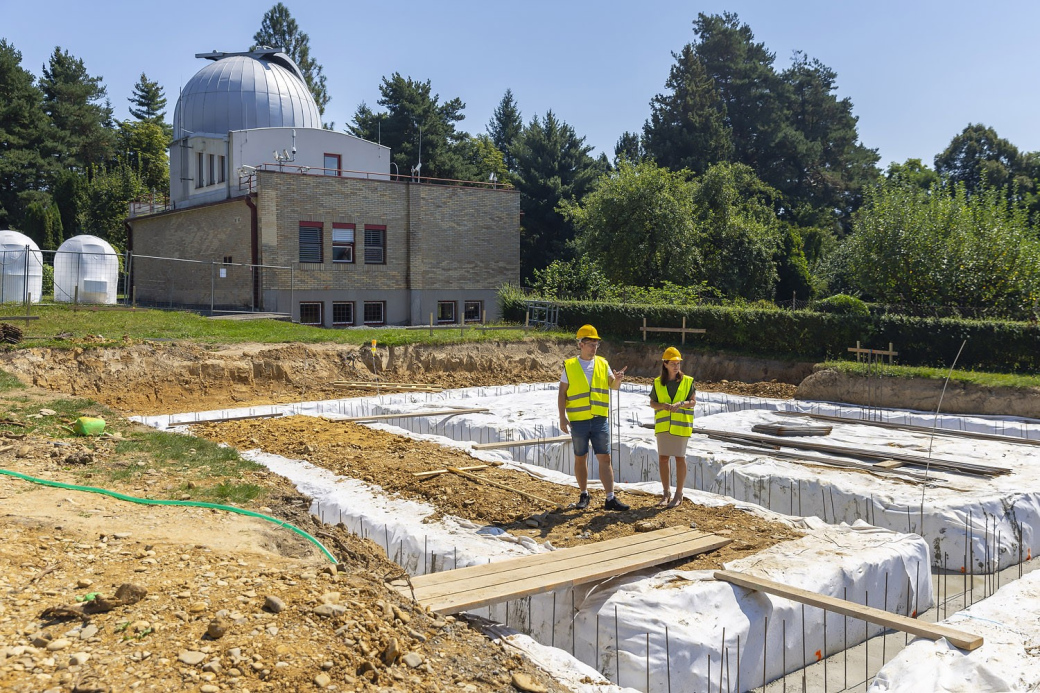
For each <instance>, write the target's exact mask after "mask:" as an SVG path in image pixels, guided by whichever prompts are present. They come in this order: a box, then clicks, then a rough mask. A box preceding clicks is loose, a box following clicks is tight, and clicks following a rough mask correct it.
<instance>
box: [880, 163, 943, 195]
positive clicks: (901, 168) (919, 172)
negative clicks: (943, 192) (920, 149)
mask: <svg viewBox="0 0 1040 693" xmlns="http://www.w3.org/2000/svg"><path fill="white" fill-rule="evenodd" d="M885 178H888V179H889V180H891V179H893V178H901V179H902V180H904V181H906V182H908V183H913V184H914V185H916V186H917V187H919V188H921V189H922V190H929V189H930V188H932V187H933V186H935V185H938V184H939V174H938V173H936V172H935V171H934V170H933V169H930V168H928V165H927V164H925V163H923V162H922V161H921V160H920V159H907V160H906V161H904V162H903V163H901V164H900V163H898V162H896V161H893V162H892V163H890V164H889V165H888V168H887V169H886V170H885Z"/></svg>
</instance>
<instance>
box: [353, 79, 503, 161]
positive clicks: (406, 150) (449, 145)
mask: <svg viewBox="0 0 1040 693" xmlns="http://www.w3.org/2000/svg"><path fill="white" fill-rule="evenodd" d="M379 93H380V98H379V105H380V106H382V107H383V108H385V109H386V110H385V111H383V112H381V113H375V112H373V111H372V109H370V108H369V107H368V106H367V105H366V104H364V103H362V104H361V105H360V106H358V108H357V110H356V111H355V113H354V122H353V124H352V125H351V126H350V127H349V128H348V131H349V132H350V133H351V134H353V135H355V136H357V137H361V138H363V139H366V140H370V141H373V142H375V141H377V140H378V141H381V142H382V143H383V144H384V145H386V146H388V147H390V151H391V152H392V154H391V156H392V161H393V162H394V163H395V164H397V166H398V169H399V171H400V172H401V174H402V175H406V174H407V173H408V172H410V171H412V170H413V169H415V168H417V167H419V164H420V163H421V164H422V166H421V167H420V168H419V171H418V175H420V176H422V177H431V178H450V179H460V178H464V177H465V176H466V173H467V168H466V164H465V161H464V158H463V152H462V151H460V148H459V145H460V143H461V142H462V141H463V140H464V139H465V138H466V134H465V133H463V132H459V131H458V130H456V129H455V127H456V124H457V123H460V122H462V120H464V119H465V116H464V115H463V114H462V111H463V110H464V109H465V108H466V104H464V103H463V102H462V100H461V99H458V98H454V99H451V100H449V101H445V102H444V103H441V101H440V95H439V94H433V93H432V88H431V86H430V80H426V81H425V82H417V81H414V80H412V79H411V78H410V77H409V78H407V79H406V78H404V77H402V76H401V74H400V73H398V72H395V73H394V74H393V75H391V76H390V77H389V78H387V77H384V78H383V83H382V84H380V85H379ZM485 175H486V174H485Z"/></svg>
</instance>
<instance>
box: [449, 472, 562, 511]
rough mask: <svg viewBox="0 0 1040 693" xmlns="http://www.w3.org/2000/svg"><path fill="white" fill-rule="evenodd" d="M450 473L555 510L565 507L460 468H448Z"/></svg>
mask: <svg viewBox="0 0 1040 693" xmlns="http://www.w3.org/2000/svg"><path fill="white" fill-rule="evenodd" d="M448 471H449V472H452V473H453V474H458V475H459V476H462V477H465V478H467V479H469V480H470V481H476V482H477V483H479V484H487V485H488V486H494V487H495V488H497V489H501V490H503V491H509V492H510V493H515V494H517V495H518V496H522V497H523V498H528V499H530V500H533V501H535V502H536V503H545V504H546V505H551V506H553V507H554V508H562V507H563V504H562V503H558V502H556V501H554V500H549V499H548V498H542V497H541V496H536V495H534V494H533V493H527V492H526V491H521V490H520V489H517V488H513V487H511V486H506V485H505V484H500V483H498V482H497V481H492V480H491V479H484V478H482V477H479V476H477V475H476V474H470V473H469V472H464V471H462V470H461V469H459V468H458V467H448Z"/></svg>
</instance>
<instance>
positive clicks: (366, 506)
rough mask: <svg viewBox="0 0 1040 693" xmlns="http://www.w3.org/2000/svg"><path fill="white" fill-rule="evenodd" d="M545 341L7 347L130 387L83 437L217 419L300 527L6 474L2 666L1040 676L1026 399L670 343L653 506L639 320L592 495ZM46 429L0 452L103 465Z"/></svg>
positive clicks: (43, 670)
mask: <svg viewBox="0 0 1040 693" xmlns="http://www.w3.org/2000/svg"><path fill="white" fill-rule="evenodd" d="M572 352H573V343H572V342H562V341H560V342H558V341H555V340H549V339H534V338H529V339H525V340H523V341H520V342H510V343H480V344H460V345H452V346H440V347H432V346H430V347H424V346H409V347H396V348H394V347H391V348H379V349H370V348H368V347H367V346H366V347H344V346H342V345H311V346H305V345H286V346H280V347H272V346H269V345H268V346H262V345H246V346H238V347H234V348H211V349H203V348H201V347H196V346H190V345H185V344H162V343H157V342H149V343H138V344H132V343H128V344H126V345H125V346H123V347H122V348H107V347H106V348H99V349H71V350H63V351H53V350H43V349H38V350H37V349H25V350H20V351H12V352H8V353H7V354H5V355H4V356H3V361H4V363H3V364H2V368H3V369H4V370H5V371H7V372H8V373H11V374H12V375H14V376H16V377H17V378H19V379H20V380H21V381H22V382H23V383H26V384H28V385H31V386H32V387H33V389H31V390H30V391H29V392H30V393H32V394H30V395H25V394H24V393H23V394H20V395H19V396H20V397H23V399H24V398H30V399H32V398H40V402H44V400H45V395H43V394H37V393H46V392H51V393H64V394H65V395H67V396H74V397H81V398H89V399H90V400H93V401H96V402H99V403H100V404H101V405H105V406H107V407H111V408H112V409H113V410H115V411H117V412H119V413H120V415H122V416H124V417H125V432H122V433H119V438H117V439H116V440H114V441H112V440H98V441H96V442H95V443H93V448H91V449H90V450H89V453H90V454H91V455H92V456H93V458H94V461H93V464H97V465H99V466H100V465H102V464H104V462H103V460H104V458H105V456H106V454H108V452H109V451H111V452H112V453H113V454H114V453H115V452H118V451H119V450H123V449H126V448H131V449H132V448H133V447H134V446H133V445H132V444H130V443H128V442H124V441H131V442H132V439H133V437H134V436H141V435H148V434H147V433H143V432H145V431H155V430H158V431H169V432H175V433H179V434H184V435H185V438H184V440H186V441H189V442H190V441H195V440H197V441H199V442H198V443H191V445H192V446H193V447H191V448H190V450H191V453H190V454H189V453H187V452H185V455H186V456H187V458H190V457H191V456H192V455H195V454H196V450H197V449H198V450H201V449H202V446H203V444H205V443H216V444H218V445H219V446H221V447H220V448H219V449H222V450H224V449H232V450H234V451H237V453H238V454H240V455H241V456H242V457H243V458H245V460H247V461H249V462H251V463H255V464H256V465H258V466H256V467H255V468H253V469H255V471H251V472H243V479H242V480H243V481H246V480H247V481H248V482H249V483H251V484H256V485H257V486H258V487H263V488H264V489H265V494H264V495H263V496H262V498H263V500H261V501H258V502H257V503H252V504H250V503H245V504H239V505H241V507H243V508H250V509H251V510H253V511H257V512H259V513H261V514H263V515H266V516H273V517H275V518H278V519H279V520H281V521H282V522H283V523H288V524H292V525H293V526H295V527H297V528H299V529H302V530H304V532H305V533H309V535H310V540H307V539H306V538H303V537H301V535H300V534H299V533H294V532H293V531H290V530H289V529H287V528H286V527H284V526H282V527H279V526H276V525H272V524H271V523H269V522H268V523H264V522H262V521H260V520H257V519H254V518H249V517H242V516H240V515H235V514H227V513H224V512H221V511H217V510H211V509H198V508H189V507H161V508H156V507H153V506H144V507H142V506H139V505H133V504H128V503H124V502H121V501H119V500H115V499H111V498H109V497H106V496H94V495H89V494H76V493H75V492H74V491H71V490H67V489H64V488H57V489H55V488H52V487H38V486H31V485H28V484H26V483H24V482H23V481H22V480H18V479H13V478H11V477H9V476H0V497H2V498H3V507H4V509H5V512H4V522H5V525H6V526H7V527H8V530H9V536H14V537H17V538H19V541H17V542H13V543H12V542H8V544H7V546H6V548H5V549H4V550H3V552H2V553H0V560H2V561H3V565H4V568H5V570H4V575H5V577H4V578H2V580H3V583H0V584H4V586H5V587H6V591H8V592H9V593H10V594H11V595H12V596H11V597H10V598H9V599H8V600H5V603H4V604H3V605H2V606H0V654H2V656H0V686H2V687H5V688H10V689H12V690H24V691H30V690H32V691H35V690H54V691H67V690H77V691H87V690H95V691H102V690H106V691H107V690H112V691H115V690H124V689H126V690H130V689H133V690H174V689H177V690H202V691H207V693H209V692H212V691H220V690H232V691H257V690H274V689H275V688H288V689H290V690H303V689H311V688H319V689H325V690H341V691H352V690H373V691H375V690H408V691H419V690H474V691H485V690H487V691H499V690H523V691H550V690H552V691H590V692H591V691H655V692H664V691H668V692H671V691H676V692H679V691H689V692H707V691H719V692H720V693H721V692H722V691H727V692H736V691H750V690H758V691H777V692H779V691H786V690H788V689H790V690H792V691H794V690H808V691H824V692H825V693H826V692H829V691H835V692H840V691H871V692H874V693H877V692H880V691H907V692H909V691H921V690H949V691H954V690H957V691H1006V690H1032V689H1034V688H1036V687H1037V686H1040V666H1038V664H1040V663H1038V662H1037V661H1036V658H1037V657H1038V656H1040V623H1038V619H1037V617H1036V616H1035V611H1036V609H1033V608H1031V605H1032V603H1033V595H1035V594H1037V592H1038V589H1040V588H1038V587H1037V586H1035V585H1036V583H1037V581H1036V580H1035V579H1033V576H1034V574H1033V573H1032V572H1031V571H1032V569H1033V568H1034V567H1035V564H1036V561H1035V560H1034V558H1033V554H1034V553H1035V552H1036V550H1037V548H1038V546H1037V542H1038V538H1037V532H1036V529H1037V528H1038V526H1040V472H1038V471H1036V469H1035V465H1032V464H1031V459H1032V456H1033V455H1034V453H1035V450H1036V447H1037V445H1040V420H1036V419H1032V418H1028V417H1025V416H997V415H993V414H991V413H986V414H980V413H976V412H973V411H971V408H972V405H971V402H973V401H977V397H978V393H968V392H960V393H951V395H950V399H949V400H948V401H947V405H946V406H945V407H943V408H942V410H941V411H938V412H937V411H936V409H937V408H938V406H939V403H938V402H934V403H933V406H932V407H931V408H930V409H928V408H925V407H924V406H922V404H921V403H920V402H919V401H918V400H917V399H914V397H915V395H914V387H913V385H912V384H910V385H908V384H907V383H896V382H884V378H883V373H881V372H879V376H880V377H878V378H877V380H878V382H877V383H871V384H870V385H869V388H874V389H868V390H867V392H868V394H869V397H868V398H867V399H868V400H869V401H866V402H864V401H860V403H858V404H853V403H848V402H841V401H838V400H837V394H838V393H841V392H847V391H849V388H850V385H849V383H848V382H840V380H841V379H840V378H836V376H834V375H833V374H830V375H828V376H827V378H828V379H821V378H820V377H819V376H820V374H816V375H811V371H812V368H811V364H799V363H784V362H773V361H767V360H751V359H747V360H742V359H733V358H727V357H723V356H712V355H709V354H700V355H697V356H695V357H694V356H691V358H690V360H689V362H688V364H687V366H688V368H687V370H688V372H690V373H691V374H692V375H694V376H695V377H696V378H697V380H698V391H697V404H696V409H695V424H694V434H693V436H692V438H691V439H690V443H689V448H688V453H687V462H688V464H689V472H688V475H687V477H686V484H685V489H684V490H683V494H682V495H683V500H682V502H681V503H679V504H678V505H677V507H672V508H668V507H661V505H660V504H659V503H658V501H659V500H660V494H661V481H660V479H659V475H658V459H657V448H656V444H655V437H654V430H653V421H654V418H653V411H652V410H651V408H650V407H649V391H650V388H651V381H652V378H653V376H654V375H656V371H655V369H659V363H660V361H659V357H660V355H659V349H658V348H657V347H643V346H642V345H625V346H622V347H613V348H612V347H611V345H609V344H605V345H604V349H603V352H602V355H604V356H606V357H607V358H608V359H609V360H610V362H611V364H612V365H614V366H615V367H620V366H628V375H629V376H631V377H628V378H626V381H625V383H624V384H623V385H622V386H621V389H620V390H618V391H616V392H613V393H612V396H611V402H610V412H611V414H610V430H611V435H610V447H611V462H612V468H613V475H614V478H615V481H616V484H615V490H616V492H617V493H618V496H619V497H620V498H621V499H623V500H624V502H625V503H628V504H630V505H631V509H630V510H628V511H625V512H609V511H605V510H604V509H603V498H604V496H603V491H602V489H601V487H600V486H599V484H598V474H597V473H596V465H595V464H592V465H590V468H589V469H590V490H591V491H592V503H591V504H590V506H589V507H588V508H587V509H584V510H580V509H577V508H575V507H574V503H575V501H576V500H577V498H578V488H577V483H576V480H575V476H574V472H575V470H574V454H573V448H572V446H571V443H570V437H569V436H568V435H564V434H563V433H562V431H561V430H560V429H559V426H558V415H557V391H558V388H559V378H560V372H561V369H562V363H563V360H564V359H566V358H569V357H570V356H573V355H574V354H573V353H572ZM821 382H823V383H824V384H826V383H830V384H829V387H831V394H830V396H828V392H827V391H826V387H824V385H821ZM799 383H802V384H801V385H800V384H799ZM809 393H811V394H809ZM904 393H905V394H904ZM973 397H975V398H976V399H974V400H973V399H972V398H973ZM1008 397H1009V399H1011V398H1013V397H1012V396H1011V395H1008ZM1014 397H1020V398H1022V399H1023V400H1028V399H1029V398H1030V397H1035V395H1030V394H1029V393H1020V394H1018V395H1015V396H1014ZM958 398H960V399H958ZM860 399H861V400H862V399H863V398H860ZM34 401H35V400H34ZM20 406H21V407H22V408H23V409H24V408H26V407H28V408H32V407H33V406H35V405H34V404H31V403H30V404H25V403H24V401H23V403H22V405H20ZM41 406H46V405H45V404H43V405H41ZM1015 406H1018V404H1016V405H1015ZM1021 406H1022V407H1026V406H1029V405H1028V402H1025V401H1023V403H1021ZM8 409H9V410H11V411H12V412H13V411H14V409H15V407H14V406H13V405H11V404H8ZM958 410H960V411H961V412H963V413H955V412H957V411H958ZM1009 410H1015V409H1014V407H1012V406H1010V405H1009ZM943 412H947V413H943ZM19 420H23V419H18V418H17V416H16V415H15V414H14V413H11V414H9V415H8V418H7V423H8V424H11V423H12V422H17V421H19ZM10 430H16V429H10ZM57 445H58V444H57V443H54V442H50V441H44V440H39V441H33V440H32V439H31V437H29V438H22V439H17V440H16V441H15V442H13V443H12V444H11V445H9V446H5V448H4V449H5V452H4V453H0V454H4V456H5V465H4V466H5V467H6V468H7V469H8V470H10V471H14V472H17V473H20V474H22V475H24V476H29V477H34V478H45V479H49V480H52V481H58V482H65V483H66V484H80V485H92V484H90V483H89V481H90V479H91V478H99V477H100V476H101V474H100V472H98V473H94V474H92V473H90V472H86V473H85V472H84V467H82V466H80V467H77V468H72V466H71V465H70V464H69V463H68V459H69V458H68V457H62V456H63V455H65V454H66V452H67V451H66V450H65V449H64V448H62V447H56V446H57ZM55 450H57V451H59V454H57V455H56V454H54V451H55ZM68 452H69V453H70V454H71V452H72V451H68ZM80 452H83V451H80ZM80 452H77V454H80ZM128 459H129V458H128ZM119 464H120V465H122V466H123V467H125V469H123V472H125V473H123V474H121V475H120V476H118V477H114V478H117V479H118V481H119V484H120V485H121V486H120V489H121V490H122V491H123V492H124V493H126V494H129V495H133V496H149V497H165V498H178V497H184V498H188V497H191V495H192V491H193V490H194V488H195V486H193V484H196V483H202V482H197V481H196V480H195V479H193V478H191V476H190V474H191V473H190V472H188V471H187V470H189V469H190V464H189V463H188V462H185V463H184V464H183V465H169V466H162V465H158V464H152V463H149V462H148V461H147V459H146V457H145V456H143V455H142V456H140V457H139V458H136V461H130V462H125V461H123V462H120V463H119ZM673 471H674V467H673ZM671 483H672V484H673V485H674V480H672V482H671ZM99 485H100V484H99ZM181 493H183V494H184V495H183V496H180V495H179V494H181ZM185 503H187V501H185ZM149 581H150V582H149ZM124 582H130V583H140V584H142V585H143V587H142V589H147V593H148V596H146V597H144V598H143V599H140V600H139V601H136V602H135V601H132V600H130V599H129V598H126V597H125V595H124V597H123V598H120V599H114V600H113V601H114V603H115V607H116V608H115V609H114V610H112V611H106V612H104V613H100V614H98V615H95V616H93V618H90V617H89V616H84V614H83V613H82V612H83V610H82V609H79V610H77V609H75V604H74V603H72V602H71V600H72V598H73V597H74V596H75V595H81V594H83V593H86V592H91V591H97V592H99V593H102V594H105V595H108V594H110V593H114V592H115V591H116V588H117V587H118V586H119V585H120V584H122V583H124ZM60 604H64V606H59V605H60ZM62 609H66V611H62ZM55 643H60V644H61V647H55V646H54V645H55ZM70 653H72V655H71V659H70ZM114 672H117V673H118V675H119V676H118V678H114ZM91 686H94V687H93V688H91Z"/></svg>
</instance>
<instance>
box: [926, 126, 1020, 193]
mask: <svg viewBox="0 0 1040 693" xmlns="http://www.w3.org/2000/svg"><path fill="white" fill-rule="evenodd" d="M935 171H936V173H938V174H939V175H940V176H941V177H943V178H945V179H948V180H949V181H950V182H952V183H963V184H964V187H965V189H966V190H967V191H968V193H969V194H970V193H974V192H977V191H978V190H980V189H982V188H983V187H987V186H988V187H994V188H1008V189H1009V190H1011V189H1012V188H1013V187H1014V186H1017V187H1018V191H1019V193H1026V192H1029V191H1031V190H1032V189H1033V181H1032V180H1031V179H1030V177H1029V175H1028V172H1027V170H1026V162H1025V160H1024V159H1023V157H1022V154H1021V152H1019V151H1018V147H1016V146H1015V145H1013V144H1011V142H1009V141H1007V140H1006V139H1004V138H1002V137H999V136H998V135H997V132H996V130H994V129H993V128H991V127H987V126H985V125H983V124H981V123H979V124H972V123H969V124H968V127H966V128H964V130H962V131H961V132H960V133H959V134H957V135H956V136H954V138H953V139H952V140H951V141H950V144H949V145H948V146H947V147H946V149H945V150H944V151H943V152H942V153H941V154H937V155H936V157H935Z"/></svg>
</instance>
